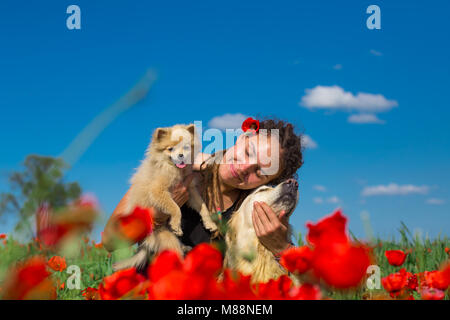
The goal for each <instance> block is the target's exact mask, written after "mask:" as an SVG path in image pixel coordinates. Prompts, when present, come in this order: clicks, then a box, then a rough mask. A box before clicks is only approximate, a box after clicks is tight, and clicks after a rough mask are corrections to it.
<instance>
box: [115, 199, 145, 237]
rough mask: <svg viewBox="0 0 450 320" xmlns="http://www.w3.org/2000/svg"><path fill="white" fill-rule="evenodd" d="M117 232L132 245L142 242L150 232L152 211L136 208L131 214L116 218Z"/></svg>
mask: <svg viewBox="0 0 450 320" xmlns="http://www.w3.org/2000/svg"><path fill="white" fill-rule="evenodd" d="M117 222H118V232H119V234H120V236H122V237H124V238H125V239H127V240H128V241H130V242H132V243H136V242H139V241H141V240H143V239H144V238H145V237H146V236H148V235H149V234H150V233H151V232H152V227H153V211H152V210H151V209H149V208H141V207H136V208H135V209H134V210H133V212H131V213H130V214H128V215H125V216H120V217H119V218H118V221H117Z"/></svg>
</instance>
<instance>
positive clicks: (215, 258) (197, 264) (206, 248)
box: [183, 243, 222, 278]
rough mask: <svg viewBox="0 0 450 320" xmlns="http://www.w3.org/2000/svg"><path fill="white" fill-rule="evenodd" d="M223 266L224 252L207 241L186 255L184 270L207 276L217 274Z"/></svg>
mask: <svg viewBox="0 0 450 320" xmlns="http://www.w3.org/2000/svg"><path fill="white" fill-rule="evenodd" d="M221 268H222V254H221V253H220V251H219V250H217V249H216V248H214V247H212V246H211V245H209V244H206V243H202V244H199V245H197V246H195V247H194V249H192V250H191V251H190V252H189V253H188V254H187V255H186V257H185V259H184V264H183V269H184V271H186V272H188V273H197V274H201V275H203V276H204V277H207V278H208V277H212V276H214V275H216V274H217V273H218V272H219V271H220V269H221Z"/></svg>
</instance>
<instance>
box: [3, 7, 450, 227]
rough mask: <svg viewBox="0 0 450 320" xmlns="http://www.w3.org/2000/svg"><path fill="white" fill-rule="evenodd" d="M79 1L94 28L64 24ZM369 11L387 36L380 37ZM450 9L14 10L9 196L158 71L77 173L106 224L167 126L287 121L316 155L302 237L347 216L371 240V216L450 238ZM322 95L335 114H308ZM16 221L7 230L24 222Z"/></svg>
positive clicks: (295, 220)
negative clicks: (14, 175)
mask: <svg viewBox="0 0 450 320" xmlns="http://www.w3.org/2000/svg"><path fill="white" fill-rule="evenodd" d="M71 4H77V5H79V6H80V8H81V26H82V28H81V30H68V29H67V28H66V18H67V16H68V15H67V14H66V8H67V7H68V6H69V5H71ZM371 4H377V5H378V6H379V7H380V8H381V30H369V29H367V27H366V19H367V18H368V16H369V15H368V14H366V8H367V7H368V6H369V5H371ZM449 12H450V3H449V2H448V1H428V2H423V1H394V2H393V1H376V2H372V1H371V2H369V1H345V2H339V3H338V2H336V1H320V3H319V2H317V1H316V2H313V1H276V2H273V1H270V2H261V1H245V2H243V1H226V2H224V1H220V2H219V1H203V0H202V1H172V2H167V1H166V2H163V1H139V2H137V1H136V2H133V3H131V2H129V1H81V0H77V1H74V2H73V1H71V2H68V1H33V2H31V3H27V4H26V5H23V4H19V3H18V2H17V1H10V0H7V1H2V2H1V3H0V41H1V50H0V70H1V72H0V88H1V89H0V108H1V116H0V136H1V137H2V138H1V140H0V148H1V150H2V156H1V157H0V191H6V190H7V189H8V188H7V179H6V175H7V173H8V172H9V171H10V170H14V169H19V168H20V163H21V161H22V160H23V159H24V158H25V156H26V155H27V154H29V153H38V154H44V155H52V156H57V155H59V154H60V153H61V152H62V151H63V150H64V148H65V147H66V146H67V145H68V144H69V143H70V142H71V141H72V139H73V138H74V137H75V136H76V135H77V134H78V133H79V132H80V131H81V130H82V129H83V128H84V127H85V126H86V125H87V124H88V123H89V122H90V121H91V120H92V119H93V118H94V117H95V116H96V115H97V114H99V113H100V112H101V111H102V110H104V109H105V108H106V107H107V106H109V105H111V104H112V103H113V102H114V101H116V100H117V99H118V98H119V97H120V96H121V95H123V94H124V93H126V92H127V90H129V89H130V88H131V87H132V86H133V84H134V83H135V82H136V81H137V80H138V79H139V78H140V77H141V76H142V75H143V74H144V73H145V71H146V70H147V69H148V68H153V69H154V70H155V71H156V72H157V74H158V80H157V81H156V83H155V84H154V86H153V88H152V90H151V92H150V94H149V96H148V98H147V99H146V100H144V101H142V102H141V103H139V104H138V105H136V106H135V107H134V108H132V109H131V110H129V111H127V112H126V113H124V114H123V115H121V116H120V117H119V118H117V119H116V120H115V121H114V122H113V123H112V124H111V125H110V126H109V127H108V128H107V129H106V130H105V131H104V132H103V133H102V134H101V135H100V136H99V137H98V139H97V140H96V141H95V142H94V143H93V144H92V145H91V146H90V148H89V149H88V150H87V152H86V153H85V154H84V155H83V156H82V158H81V159H80V161H78V162H77V163H76V164H75V165H74V167H73V168H72V170H71V171H70V172H69V174H68V179H69V180H76V181H79V182H80V184H81V185H82V187H83V189H84V190H85V191H86V192H91V193H94V194H95V195H96V196H97V197H98V199H99V202H100V205H101V207H102V209H103V210H104V212H105V216H104V219H106V217H107V216H109V214H110V213H111V212H112V210H113V209H114V207H115V206H116V205H117V203H118V201H119V200H120V198H121V196H122V195H123V194H124V193H125V191H126V190H127V188H128V179H129V177H130V176H131V174H132V172H133V169H134V168H135V167H136V166H138V164H139V161H140V160H141V158H142V157H143V154H144V150H145V148H146V146H147V144H148V142H149V138H150V135H151V132H152V131H153V130H154V128H156V127H159V126H170V125H173V124H176V123H188V122H193V121H203V123H204V124H207V123H208V122H209V121H211V120H212V119H213V118H215V117H220V116H223V115H225V114H234V115H235V114H244V115H249V116H256V115H262V116H270V115H274V116H277V117H279V118H282V119H285V120H289V121H291V122H292V123H293V124H295V125H296V126H297V127H298V128H299V131H300V132H304V133H306V134H308V135H309V136H310V137H311V138H312V139H313V141H315V143H316V144H317V146H316V148H310V149H307V150H306V151H305V154H304V157H305V164H304V166H303V167H302V168H301V169H300V170H299V172H298V173H299V177H300V179H299V182H300V202H299V205H298V207H297V209H296V211H295V213H294V215H293V217H292V218H291V223H292V224H293V226H294V228H295V229H296V230H298V231H302V232H303V231H304V227H303V226H304V224H305V222H306V221H309V220H312V221H315V220H317V219H318V218H320V217H322V216H323V215H325V214H328V213H330V212H331V211H332V210H333V209H334V208H336V207H339V206H340V207H342V208H343V210H344V213H345V214H347V215H348V216H349V219H350V229H351V230H352V231H353V232H354V233H355V234H357V235H359V236H364V229H363V225H362V223H361V219H360V215H361V212H363V211H366V212H368V213H369V214H370V220H371V222H372V226H373V229H374V230H375V233H377V234H379V235H381V236H390V235H394V234H396V230H397V228H398V227H399V226H400V221H404V222H405V223H406V224H407V225H408V226H409V227H410V228H411V230H415V229H420V230H422V232H423V233H424V234H425V233H429V234H430V235H431V236H435V235H437V234H438V233H439V232H442V233H443V234H446V235H448V231H449V230H450V219H449V218H448V217H449V201H450V198H449V195H450V170H449V169H450V148H449V147H450V145H449V144H450V143H449V141H450V130H448V123H449V122H450V111H449V108H448V107H449V106H450V97H449V94H448V93H449V87H450V59H449V57H450V44H449V41H448V39H449V29H450V27H449V25H448V22H447V20H448V14H449ZM333 86H336V87H333ZM317 88H325V90H324V92H318V91H314V89H317ZM330 88H334V89H335V90H334V91H333V90H331V91H330ZM336 89H337V91H339V90H340V91H339V92H338V93H337V94H336ZM307 90H310V91H307ZM313 93H317V94H318V95H320V94H322V95H325V97H323V96H320V97H319V98H321V99H322V98H325V100H326V101H327V103H328V104H327V103H325V104H323V103H322V105H321V104H320V101H318V100H317V99H311V100H309V101H312V102H310V103H309V104H308V103H306V104H305V103H303V105H302V103H301V101H302V99H306V98H305V97H310V95H311V94H313ZM358 93H367V94H370V95H369V96H364V95H363V96H361V95H360V96H358ZM373 95H381V96H378V98H379V100H378V104H377V103H375V104H374V102H373V101H372V102H371V100H370V98H373V97H374V96H373ZM316 98H317V97H316ZM319 100H320V99H319ZM303 101H306V100H303ZM322 102H323V101H322ZM343 106H346V108H343ZM366 107H368V108H369V109H370V108H372V109H370V110H371V112H369V113H367V112H365V111H364V110H367V108H366ZM364 108H366V109H364ZM383 108H384V109H383ZM382 109H383V110H384V111H383V112H381V111H380V110H382ZM363 111H364V112H363ZM361 113H362V114H363V116H361ZM352 115H353V116H355V117H356V119H360V120H361V119H362V120H364V119H365V122H368V121H369V122H370V120H372V121H375V122H377V123H352V122H350V120H349V119H350V117H351V116H352ZM218 119H219V120H220V119H221V118H218ZM353 119H355V118H353ZM363 122H364V121H363ZM391 184H394V185H391ZM389 185H390V186H389ZM317 186H322V187H317ZM317 189H320V190H317ZM323 190H325V191H323ZM368 194H370V195H368ZM319 198H320V199H319ZM320 201H322V202H321V203H320ZM3 222H4V223H3V224H2V225H0V232H7V231H9V230H10V228H11V225H12V224H13V220H11V219H10V220H7V221H3ZM102 223H104V222H102ZM102 223H100V224H99V227H98V228H97V229H96V235H97V236H98V234H99V230H100V229H101V227H102Z"/></svg>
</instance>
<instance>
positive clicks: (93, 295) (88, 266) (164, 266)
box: [0, 198, 450, 300]
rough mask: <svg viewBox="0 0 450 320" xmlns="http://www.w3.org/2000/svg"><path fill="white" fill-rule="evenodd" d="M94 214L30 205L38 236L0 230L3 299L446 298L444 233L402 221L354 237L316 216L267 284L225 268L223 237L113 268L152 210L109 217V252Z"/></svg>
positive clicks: (86, 204)
mask: <svg viewBox="0 0 450 320" xmlns="http://www.w3.org/2000/svg"><path fill="white" fill-rule="evenodd" d="M98 215H99V212H98V209H97V207H96V205H95V202H94V201H91V200H89V199H83V198H82V199H80V200H78V201H75V202H74V203H73V204H71V205H70V206H68V207H66V208H64V209H62V210H57V211H55V212H53V211H52V209H51V208H49V207H44V206H42V207H40V208H39V210H38V211H37V212H36V221H35V224H36V226H35V228H36V236H35V237H34V238H33V239H32V240H30V241H28V242H23V241H18V240H16V239H14V237H13V236H11V235H8V234H0V297H1V298H2V299H8V300H18V299H60V300H71V299H76V300H100V299H104V300H114V299H215V300H222V299H296V300H317V299H337V300H339V299H352V300H355V299H365V300H381V299H382V300H396V299H401V300H420V299H424V300H443V299H446V300H448V299H449V289H448V288H449V283H450V264H449V263H450V260H449V258H450V250H449V247H450V240H449V239H448V238H447V237H444V238H440V237H438V238H436V239H426V238H425V239H423V238H420V237H418V236H414V235H412V234H411V233H410V232H409V230H408V229H407V227H406V226H401V228H400V229H399V236H400V237H399V239H398V240H395V239H391V240H389V239H383V240H382V239H373V240H372V241H366V240H363V239H355V238H354V237H352V236H350V235H349V231H348V230H347V223H348V221H347V217H346V216H345V214H344V213H343V212H341V211H340V210H337V211H335V212H333V213H332V214H329V215H326V216H324V217H323V218H322V219H320V220H319V221H317V222H309V223H307V229H308V232H307V234H306V236H305V237H299V239H298V246H297V247H294V248H290V249H288V250H286V251H285V252H283V253H282V255H281V258H280V264H281V265H282V266H283V267H284V268H285V269H286V271H287V274H286V275H283V276H281V277H279V278H278V279H274V280H270V281H269V282H267V283H254V282H252V280H251V276H249V275H243V274H241V273H239V272H238V271H236V270H229V269H224V268H223V264H222V263H223V262H222V257H223V250H224V246H223V243H212V244H200V245H198V246H196V247H194V248H193V249H192V250H191V251H190V252H189V253H188V254H187V255H186V256H185V257H184V258H181V257H179V256H178V255H177V254H176V253H174V252H171V251H164V252H162V253H160V254H159V255H158V256H156V257H154V258H153V260H152V261H151V262H150V264H149V266H148V268H147V269H146V270H145V272H141V273H138V272H137V271H136V270H135V269H133V268H131V269H126V270H121V271H117V272H114V271H113V269H112V265H113V263H114V262H116V261H120V260H121V259H124V258H126V257H129V256H131V255H132V254H133V253H134V250H135V246H132V245H130V244H131V243H135V242H136V241H139V240H141V239H143V237H145V236H146V235H148V234H149V233H151V232H152V224H153V222H152V214H151V210H147V209H144V208H136V209H135V210H134V211H133V212H132V213H130V214H128V215H126V216H123V217H122V218H120V219H119V220H118V221H117V224H116V228H115V230H116V235H115V237H116V240H117V242H118V243H121V244H122V246H121V249H118V250H116V251H114V252H112V253H110V252H108V251H107V250H105V249H104V248H103V246H102V244H101V243H95V241H93V240H90V238H89V235H90V234H91V229H92V225H93V223H94V221H95V220H96V219H97V217H98Z"/></svg>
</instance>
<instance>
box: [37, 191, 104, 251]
mask: <svg viewBox="0 0 450 320" xmlns="http://www.w3.org/2000/svg"><path fill="white" fill-rule="evenodd" d="M97 215H98V209H97V205H96V202H95V201H93V200H91V197H84V196H83V197H81V198H80V199H78V200H77V201H75V202H73V203H72V204H71V205H69V206H67V207H66V208H63V209H61V210H58V211H57V212H54V211H53V209H52V208H50V207H49V206H48V205H47V204H42V205H41V206H40V207H39V208H38V210H37V212H36V233H37V240H38V241H39V242H40V243H42V244H44V246H47V247H56V246H58V245H59V244H61V243H62V242H64V240H66V239H68V238H69V237H72V236H80V235H81V233H83V232H86V231H90V230H91V228H92V224H93V223H94V221H95V219H96V218H97Z"/></svg>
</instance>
